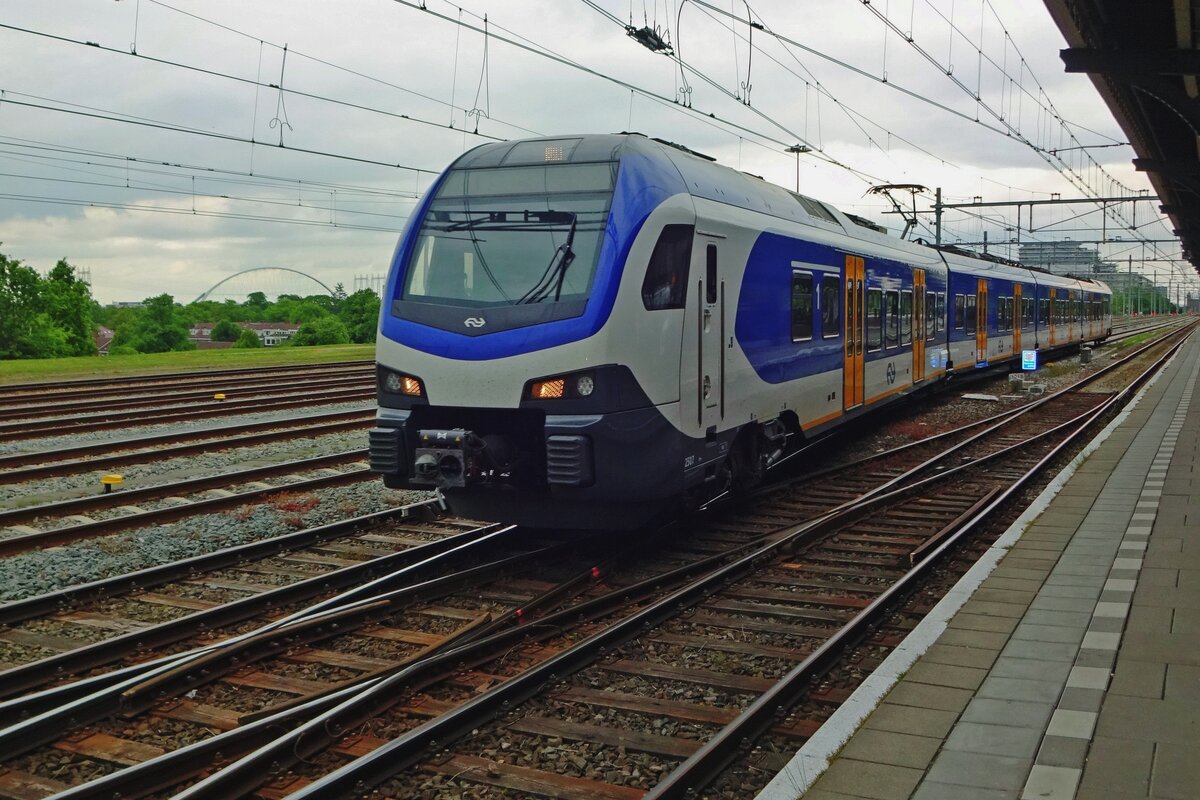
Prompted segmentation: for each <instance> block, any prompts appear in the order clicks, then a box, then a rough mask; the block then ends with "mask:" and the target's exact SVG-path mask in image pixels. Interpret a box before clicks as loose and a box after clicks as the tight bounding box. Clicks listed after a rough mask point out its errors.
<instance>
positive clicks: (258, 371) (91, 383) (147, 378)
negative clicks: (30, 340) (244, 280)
mask: <svg viewBox="0 0 1200 800" xmlns="http://www.w3.org/2000/svg"><path fill="white" fill-rule="evenodd" d="M374 363H375V361H374V360H373V359H370V360H367V359H364V360H362V361H330V362H327V363H323V364H281V365H278V366H273V367H250V368H246V369H213V370H197V371H195V372H160V373H157V374H142V375H130V376H127V377H125V378H83V379H79V380H71V381H36V382H33V383H9V384H0V397H3V396H4V394H5V393H7V392H10V391H29V392H39V391H52V390H54V389H58V388H70V387H76V386H78V387H97V386H128V385H130V384H133V383H154V382H156V381H161V380H164V379H165V380H170V379H175V378H178V379H187V380H191V379H194V378H201V377H205V378H206V377H212V378H216V379H218V380H219V379H223V378H226V377H229V376H233V375H262V374H265V373H278V372H312V371H314V370H321V369H324V368H327V367H328V368H351V367H370V366H371V365H373V364H374Z"/></svg>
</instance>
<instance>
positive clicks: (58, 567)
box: [0, 480, 428, 601]
mask: <svg viewBox="0 0 1200 800" xmlns="http://www.w3.org/2000/svg"><path fill="white" fill-rule="evenodd" d="M312 494H313V495H314V496H315V497H316V498H317V499H319V500H320V503H319V504H318V505H317V506H315V507H314V508H312V509H311V510H308V511H306V512H303V513H300V512H290V511H283V512H281V511H280V510H278V509H277V508H276V507H275V506H273V505H269V504H260V505H254V506H243V507H241V508H240V509H233V511H232V512H230V513H221V514H205V515H202V516H197V517H189V518H187V519H184V520H181V521H179V522H177V523H174V524H170V525H158V526H153V527H149V528H140V529H137V530H132V531H125V532H122V533H118V534H114V535H112V536H107V537H102V538H99V539H93V540H88V541H84V542H78V543H75V544H72V545H67V546H64V547H55V548H50V549H47V550H39V551H36V552H30V553H22V554H20V555H16V556H11V557H9V558H6V559H4V560H2V561H0V601H5V600H17V599H20V598H22V597H29V596H31V595H35V594H42V593H45V592H50V591H54V590H57V589H62V588H65V587H67V586H71V585H74V584H79V583H85V582H87V581H93V580H98V579H100V578H106V577H109V576H112V575H118V574H121V573H125V572H131V571H133V570H138V569H144V568H146V567H151V566H155V565H157V564H164V563H168V562H171V561H176V560H178V559H181V558H187V557H190V556H196V555H202V554H204V553H210V552H212V551H214V550H218V549H221V548H225V547H232V546H234V545H239V544H245V543H247V542H253V541H259V540H261V539H266V538H270V537H272V536H278V535H280V534H284V533H289V532H291V531H293V530H296V529H298V528H301V527H309V526H315V525H320V524H324V523H328V522H334V521H336V520H340V519H345V518H346V517H347V516H351V515H352V514H367V513H371V512H374V511H382V510H384V509H387V508H392V507H395V506H398V505H403V504H405V503H412V502H416V501H419V500H423V499H425V498H426V497H427V496H428V495H427V494H426V493H424V492H411V491H394V490H390V489H386V488H385V487H384V486H383V484H382V483H381V482H380V481H377V480H367V481H363V482H361V483H356V484H352V485H349V486H338V487H332V488H328V489H321V490H319V491H317V492H313V493H312ZM271 562H275V565H276V566H278V567H279V568H281V569H285V570H291V571H306V570H304V568H303V567H302V566H301V565H300V564H299V563H298V562H288V561H280V560H278V559H268V561H267V562H266V563H267V564H270V563H271ZM321 571H324V570H322V569H321V568H320V567H315V568H314V569H313V572H314V573H315V572H321Z"/></svg>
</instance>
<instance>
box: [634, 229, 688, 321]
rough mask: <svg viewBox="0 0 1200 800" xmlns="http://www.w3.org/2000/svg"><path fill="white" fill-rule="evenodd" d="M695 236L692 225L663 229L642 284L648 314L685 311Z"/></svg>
mask: <svg viewBox="0 0 1200 800" xmlns="http://www.w3.org/2000/svg"><path fill="white" fill-rule="evenodd" d="M694 234H695V229H694V227H693V226H691V225H664V226H663V231H662V233H660V234H659V235H658V242H657V243H655V245H654V252H653V253H652V254H651V255H650V264H649V266H647V267H646V278H645V280H643V281H642V305H644V306H645V307H646V310H647V311H662V310H664V309H668V308H683V306H684V304H685V303H686V302H687V283H688V267H689V266H690V264H691V261H692V238H693V236H694Z"/></svg>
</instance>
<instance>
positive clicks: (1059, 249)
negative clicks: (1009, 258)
mask: <svg viewBox="0 0 1200 800" xmlns="http://www.w3.org/2000/svg"><path fill="white" fill-rule="evenodd" d="M1019 259H1020V261H1021V263H1022V264H1024V265H1026V266H1029V267H1040V268H1041V269H1044V270H1047V271H1049V272H1053V273H1056V274H1058V275H1068V274H1070V275H1079V276H1087V275H1091V274H1092V273H1094V272H1111V271H1112V267H1113V265H1111V264H1108V263H1107V262H1101V261H1100V251H1099V250H1097V249H1096V248H1095V247H1085V246H1084V245H1081V244H1078V243H1077V242H1072V241H1070V240H1064V241H1060V242H1021V251H1020V256H1019ZM1106 267H1107V268H1106Z"/></svg>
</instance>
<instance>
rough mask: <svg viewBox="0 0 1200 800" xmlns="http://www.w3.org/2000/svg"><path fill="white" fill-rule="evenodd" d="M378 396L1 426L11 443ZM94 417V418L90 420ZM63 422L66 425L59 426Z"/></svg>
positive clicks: (242, 403) (364, 393) (328, 395)
mask: <svg viewBox="0 0 1200 800" xmlns="http://www.w3.org/2000/svg"><path fill="white" fill-rule="evenodd" d="M374 397H375V387H374V386H373V385H372V386H371V388H369V389H363V390H361V391H344V392H322V393H319V396H310V397H303V398H300V399H294V400H275V401H272V400H265V401H263V402H258V401H253V402H252V401H247V400H234V401H232V403H230V404H223V403H205V404H202V405H201V406H197V407H195V408H193V409H191V410H188V411H177V412H172V413H163V414H157V415H152V416H140V417H137V418H134V419H131V418H129V417H127V416H115V417H105V418H103V419H100V418H99V417H72V418H70V419H58V420H47V421H42V422H38V423H30V425H25V426H23V425H21V424H19V423H13V424H8V425H3V426H0V442H11V441H17V440H21V439H41V438H45V437H47V436H65V435H71V434H76V433H86V432H89V431H100V430H107V429H110V428H127V427H137V426H143V425H157V424H159V423H163V422H183V421H188V420H197V419H210V418H212V417H226V416H233V415H235V414H248V413H255V412H262V411H278V410H280V409H285V408H305V407H311V406H317V405H327V404H330V403H349V402H353V401H355V400H362V399H365V398H374ZM91 420H95V421H91ZM60 424H63V425H64V426H63V427H56V426H57V425H60Z"/></svg>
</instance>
